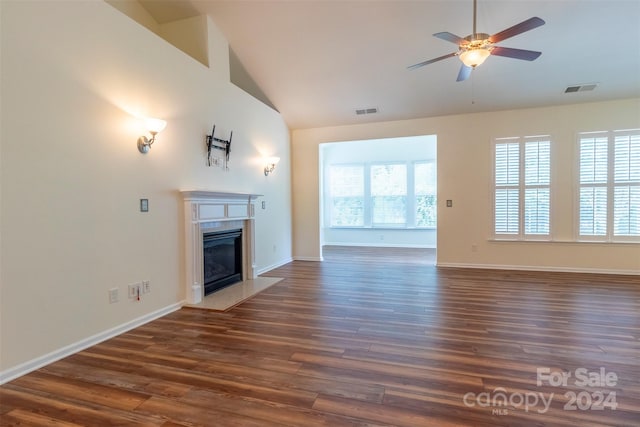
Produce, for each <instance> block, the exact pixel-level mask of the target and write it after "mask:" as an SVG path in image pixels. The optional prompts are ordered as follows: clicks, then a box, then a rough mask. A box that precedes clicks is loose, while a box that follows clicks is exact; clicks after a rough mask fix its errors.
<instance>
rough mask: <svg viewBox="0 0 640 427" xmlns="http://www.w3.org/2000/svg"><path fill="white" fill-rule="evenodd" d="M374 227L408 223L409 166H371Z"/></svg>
mask: <svg viewBox="0 0 640 427" xmlns="http://www.w3.org/2000/svg"><path fill="white" fill-rule="evenodd" d="M370 169H371V202H372V214H373V217H372V221H371V223H372V225H374V226H375V225H378V226H380V225H405V224H406V223H407V165H405V164H384V165H372V166H371V168H370Z"/></svg>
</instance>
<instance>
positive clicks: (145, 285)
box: [142, 280, 151, 294]
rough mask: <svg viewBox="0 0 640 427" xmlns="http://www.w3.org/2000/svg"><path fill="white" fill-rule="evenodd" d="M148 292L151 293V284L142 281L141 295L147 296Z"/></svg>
mask: <svg viewBox="0 0 640 427" xmlns="http://www.w3.org/2000/svg"><path fill="white" fill-rule="evenodd" d="M149 292H151V282H150V281H148V280H143V281H142V293H143V294H148V293H149Z"/></svg>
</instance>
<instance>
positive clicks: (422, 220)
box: [414, 162, 438, 227]
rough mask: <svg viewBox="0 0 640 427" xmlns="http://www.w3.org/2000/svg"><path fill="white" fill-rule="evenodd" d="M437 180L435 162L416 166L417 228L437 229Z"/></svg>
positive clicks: (420, 163) (421, 163)
mask: <svg viewBox="0 0 640 427" xmlns="http://www.w3.org/2000/svg"><path fill="white" fill-rule="evenodd" d="M436 179H437V176H436V164H435V162H419V163H416V164H415V165H414V180H415V181H414V185H415V187H414V194H415V210H416V211H415V215H416V227H435V226H436V224H437V223H436V218H437V212H438V205H437V204H436V192H437V188H436Z"/></svg>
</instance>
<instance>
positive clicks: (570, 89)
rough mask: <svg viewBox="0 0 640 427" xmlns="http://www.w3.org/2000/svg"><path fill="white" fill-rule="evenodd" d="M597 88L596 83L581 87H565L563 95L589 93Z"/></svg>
mask: <svg viewBox="0 0 640 427" xmlns="http://www.w3.org/2000/svg"><path fill="white" fill-rule="evenodd" d="M596 86H598V84H597V83H585V84H581V85H573V86H567V88H566V89H565V90H564V93H575V92H590V91H592V90H594V89H595V88H596Z"/></svg>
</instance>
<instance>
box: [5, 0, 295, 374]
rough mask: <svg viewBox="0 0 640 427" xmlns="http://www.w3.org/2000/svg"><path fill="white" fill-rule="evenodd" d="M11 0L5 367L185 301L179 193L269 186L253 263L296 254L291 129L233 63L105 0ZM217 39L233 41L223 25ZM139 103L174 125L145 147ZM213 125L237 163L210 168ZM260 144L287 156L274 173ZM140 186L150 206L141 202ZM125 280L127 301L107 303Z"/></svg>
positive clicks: (266, 264) (261, 265)
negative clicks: (147, 285)
mask: <svg viewBox="0 0 640 427" xmlns="http://www.w3.org/2000/svg"><path fill="white" fill-rule="evenodd" d="M0 7H1V19H2V21H1V31H2V33H1V42H2V46H1V48H2V64H1V66H2V69H1V84H2V86H1V89H2V100H1V108H2V109H1V111H2V129H1V139H0V141H1V144H2V146H1V151H0V159H1V170H0V174H1V175H0V176H1V193H0V194H1V196H2V205H1V211H0V212H1V217H0V219H1V227H0V232H1V235H2V240H1V251H0V263H1V267H2V268H1V271H0V277H1V284H2V287H1V293H0V303H1V307H0V309H1V314H0V316H1V318H0V323H1V326H0V333H1V335H0V338H1V345H0V347H1V349H0V362H1V364H0V370H1V371H2V372H5V373H6V372H7V371H8V370H15V369H17V368H19V367H20V366H23V365H22V364H25V363H26V364H28V363H30V362H32V361H33V360H36V359H38V358H42V357H45V356H46V355H47V354H49V353H51V352H53V353H55V352H57V351H60V349H63V348H65V346H73V345H74V344H76V343H78V342H80V341H82V340H87V339H88V338H89V337H93V336H96V335H99V334H103V333H105V331H109V330H112V328H118V327H119V326H121V325H123V324H127V322H132V321H135V320H136V319H139V318H141V317H144V316H150V315H152V314H154V313H158V312H162V310H166V309H168V308H171V307H177V306H179V303H180V302H181V301H182V300H183V298H184V295H183V290H184V284H183V280H184V269H185V267H184V260H183V256H184V254H183V249H182V245H183V240H184V236H183V222H182V221H183V219H182V217H181V211H182V202H181V199H180V196H179V194H178V191H179V190H194V189H202V190H211V191H227V192H242V193H257V194H264V197H263V198H262V199H260V200H259V201H258V207H259V206H260V201H261V200H265V201H266V202H267V208H266V209H265V210H262V209H257V211H256V262H257V268H258V270H259V271H264V270H267V269H269V268H271V267H272V266H276V265H279V264H282V263H284V262H287V261H288V260H290V258H291V201H290V185H291V184H290V169H289V164H290V158H289V131H288V129H287V126H286V125H285V123H284V121H283V120H282V118H281V117H280V115H279V114H278V113H277V112H275V111H273V110H272V109H270V108H268V107H266V106H265V105H264V104H262V103H261V102H259V101H257V100H256V99H254V98H253V97H251V96H249V95H248V94H246V93H245V92H243V91H241V90H240V89H238V88H237V87H235V86H234V85H232V84H230V83H229V79H228V75H229V72H228V69H227V70H224V69H216V68H215V67H214V68H207V67H206V66H204V65H203V64H201V63H200V62H198V61H196V60H194V59H193V58H191V57H190V56H188V55H186V54H185V53H183V52H182V51H180V50H178V49H176V48H175V47H174V46H172V45H171V44H169V43H167V42H166V41H165V40H163V39H162V38H160V37H159V36H158V35H156V34H154V33H152V32H150V31H149V30H148V29H147V28H145V27H143V26H141V25H140V24H138V23H136V22H135V21H133V20H131V19H130V18H128V17H127V16H125V15H123V14H122V13H121V12H120V11H118V10H116V9H115V8H113V7H111V6H110V5H109V4H107V3H105V2H103V1H95V0H94V1H82V2H57V1H56V2H51V1H43V2H36V1H28V2H5V1H3V2H1V6H0ZM209 37H217V40H216V41H215V43H213V45H215V48H216V49H217V51H218V52H220V51H224V50H225V49H224V48H221V47H220V46H223V47H224V46H226V41H225V40H221V39H220V38H219V32H218V31H217V30H216V29H215V28H213V27H210V28H209ZM208 45H209V46H212V43H211V40H210V41H209V43H208ZM213 63H214V64H224V63H225V61H224V60H216V61H213ZM226 64H228V59H227V61H226ZM137 115H140V116H152V117H160V118H163V119H165V120H167V122H168V125H167V128H166V129H165V130H164V132H162V133H160V134H159V135H158V138H157V141H156V143H155V144H154V145H153V147H152V148H151V151H150V152H149V153H148V154H146V155H143V154H140V153H139V152H138V150H137V148H136V140H137V138H138V136H140V135H143V134H145V133H146V132H145V130H144V129H143V127H142V123H141V120H139V119H138V118H136V116H137ZM214 123H215V124H216V136H220V137H222V138H226V137H228V135H229V132H230V131H233V145H232V151H231V160H230V163H229V168H230V170H229V171H228V172H225V171H223V170H222V169H220V168H210V167H207V166H206V162H205V160H206V152H205V146H204V137H205V135H206V134H207V133H209V132H210V130H211V126H212V124H214ZM262 155H278V156H280V157H281V158H282V161H281V162H280V163H279V165H278V168H277V169H276V171H275V172H274V173H273V174H271V175H269V176H268V177H265V176H264V174H263V162H262V160H261V156H262ZM140 198H148V199H149V206H150V212H148V213H140V212H139V211H138V203H139V199H140ZM145 279H148V280H150V281H151V287H152V292H151V293H150V294H146V295H143V300H142V301H141V302H137V303H136V302H132V301H130V300H128V299H127V297H126V288H127V285H128V284H130V283H134V282H138V281H141V280H145ZM114 287H115V288H118V290H119V293H120V301H119V302H118V303H116V304H109V301H108V290H109V289H111V288H114ZM0 373H1V372H0Z"/></svg>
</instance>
